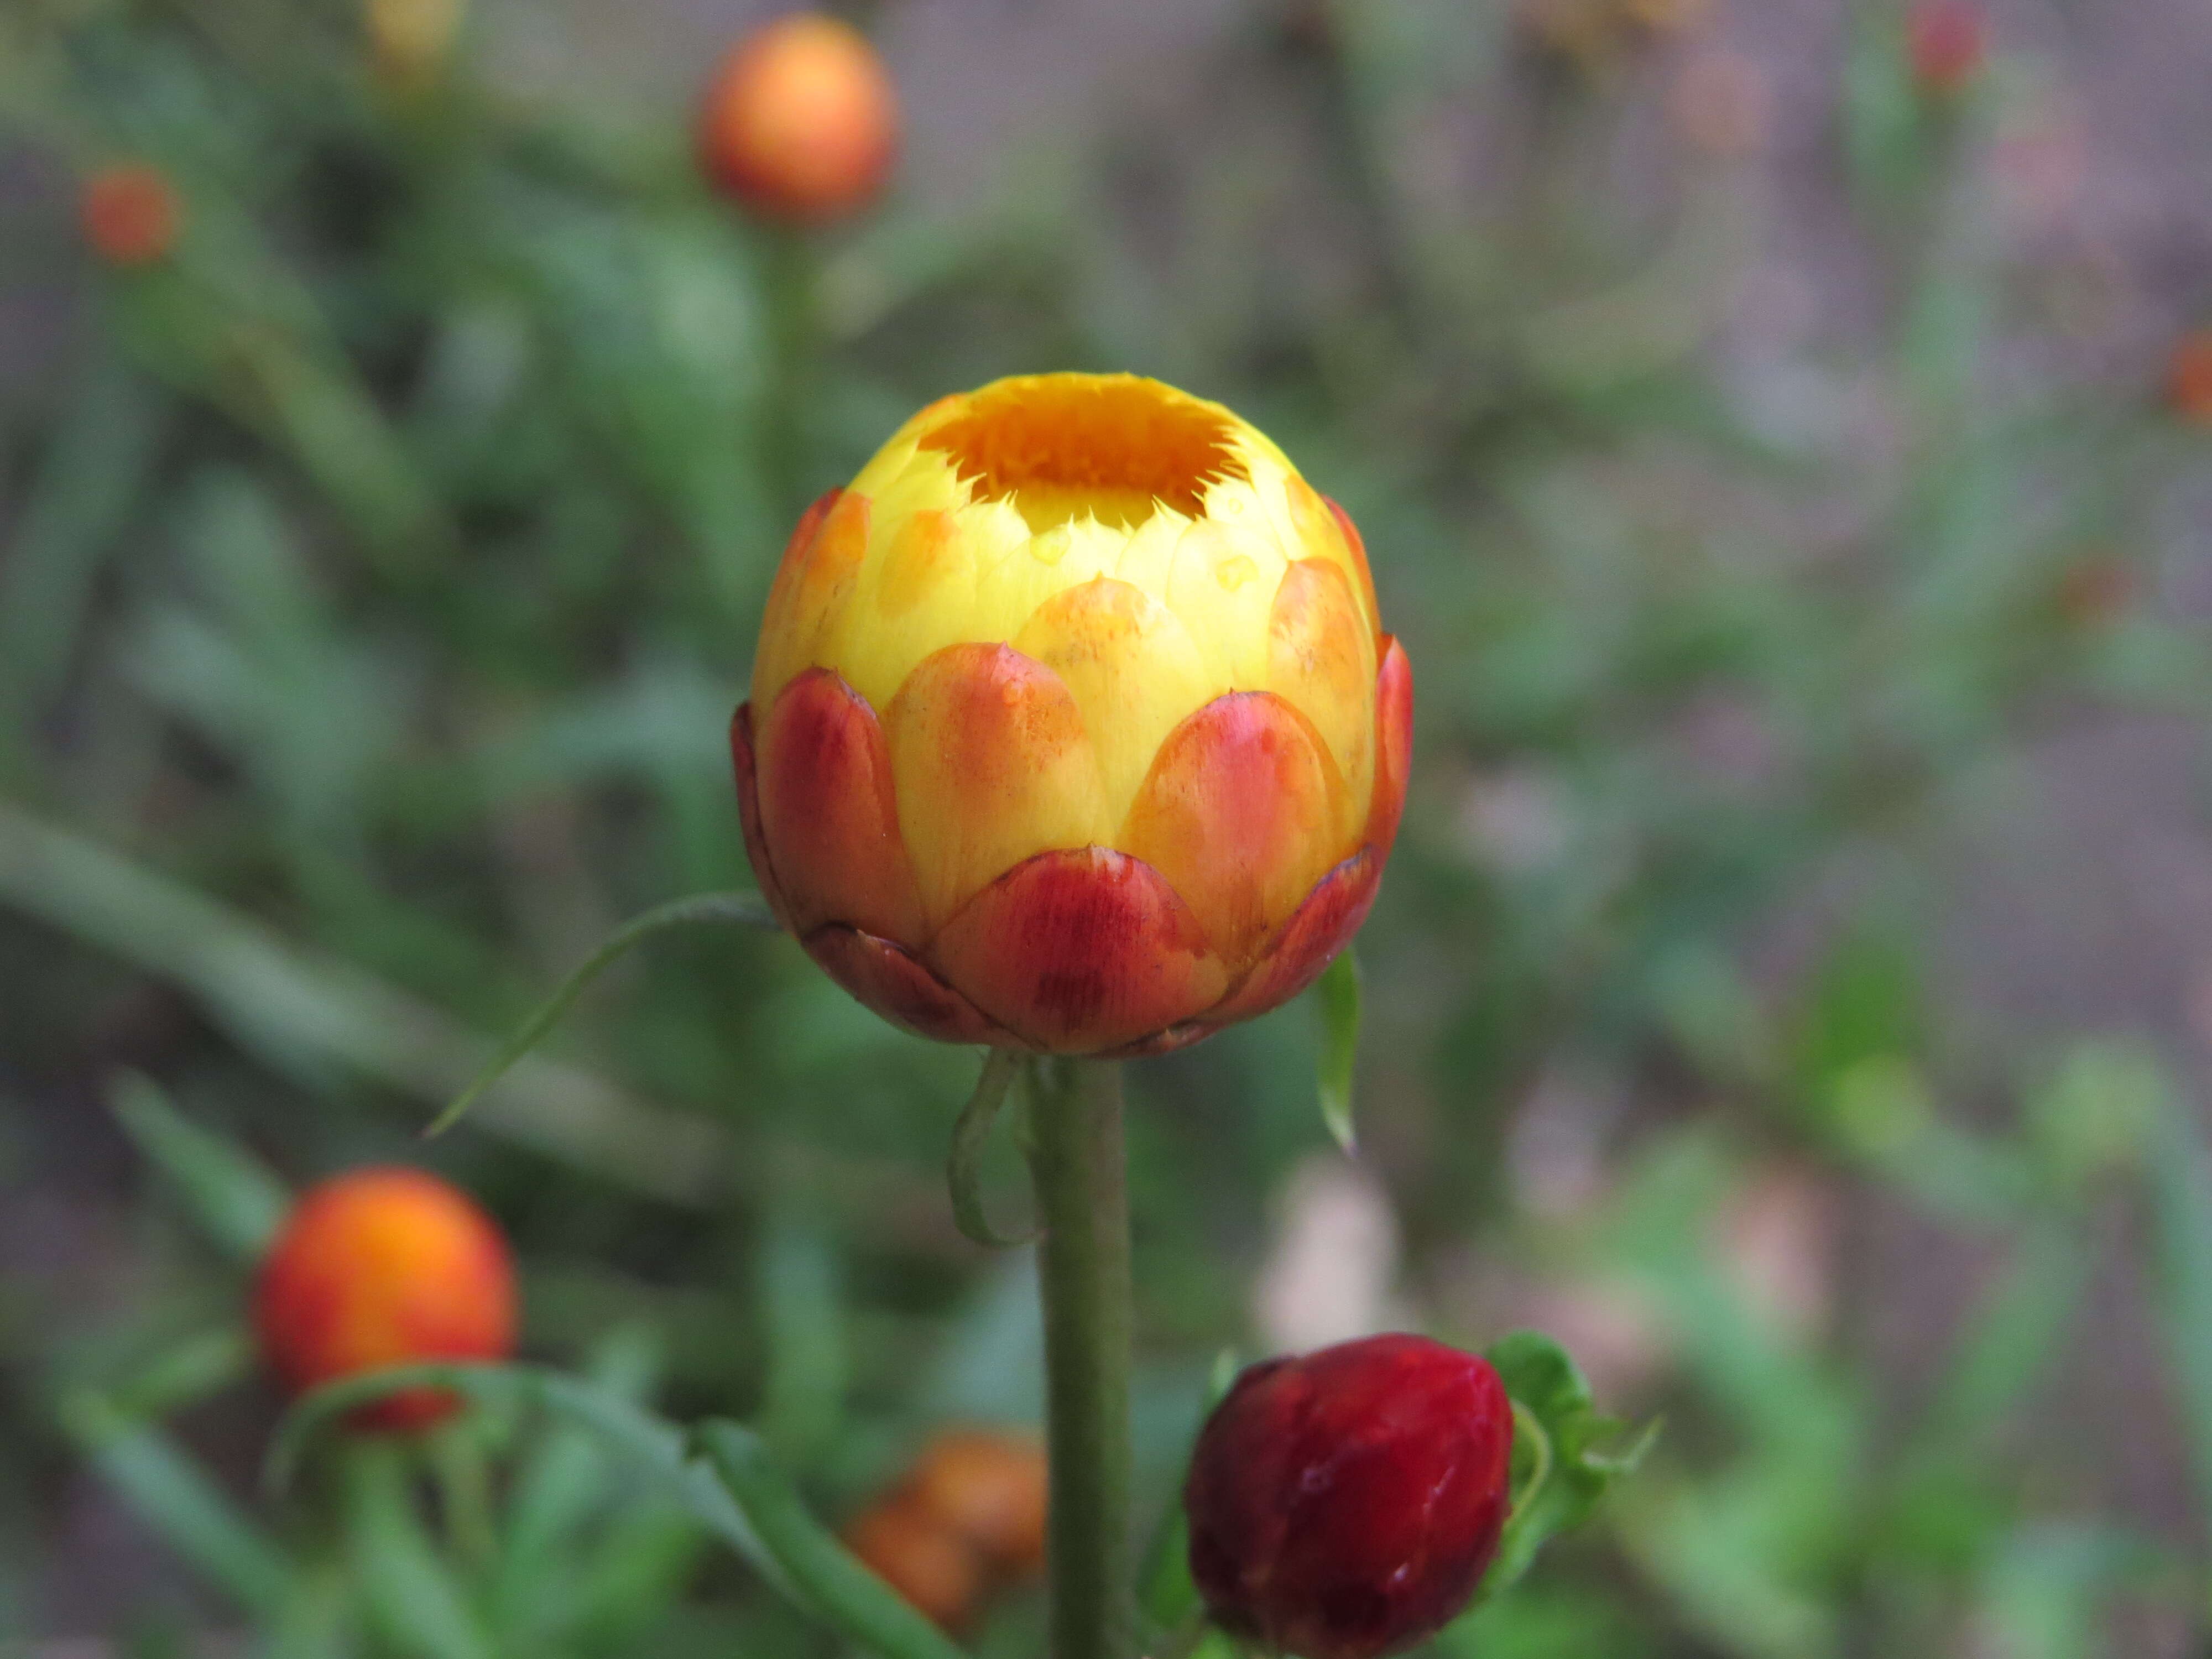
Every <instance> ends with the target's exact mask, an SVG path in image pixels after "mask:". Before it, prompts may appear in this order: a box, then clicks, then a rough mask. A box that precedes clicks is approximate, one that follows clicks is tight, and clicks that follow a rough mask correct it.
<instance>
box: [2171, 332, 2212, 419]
mask: <svg viewBox="0 0 2212 1659" xmlns="http://www.w3.org/2000/svg"><path fill="white" fill-rule="evenodd" d="M2166 399H2167V401H2168V402H2169V403H2171V404H2172V405H2173V412H2174V413H2175V414H2177V415H2179V416H2181V418H2182V419H2183V420H2185V421H2189V422H2194V423H2195V424H2197V425H2198V426H2212V328H2198V329H2191V331H2189V332H2188V333H2186V334H2185V335H2183V336H2182V337H2181V338H2180V339H2179V340H2178V341H2176V342H2175V343H2174V347H2173V355H2172V357H2171V358H2170V359H2168V361H2167V363H2166Z"/></svg>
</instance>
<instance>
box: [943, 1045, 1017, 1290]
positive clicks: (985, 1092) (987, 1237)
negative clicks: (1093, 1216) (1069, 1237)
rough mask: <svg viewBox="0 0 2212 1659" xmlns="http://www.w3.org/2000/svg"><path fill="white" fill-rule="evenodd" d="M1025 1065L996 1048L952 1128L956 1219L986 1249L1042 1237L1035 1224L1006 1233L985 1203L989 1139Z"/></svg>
mask: <svg viewBox="0 0 2212 1659" xmlns="http://www.w3.org/2000/svg"><path fill="white" fill-rule="evenodd" d="M1020 1068H1021V1057H1020V1056H1019V1055H1018V1054H1014V1053H1013V1052H1012V1051H1011V1050H1010V1049H1006V1048H994V1049H992V1050H991V1054H990V1057H989V1058H988V1059H987V1060H985V1061H984V1062H983V1075H982V1076H981V1077H980V1078H978V1079H976V1080H975V1093H974V1094H972V1095H970V1096H969V1097H968V1103H967V1105H965V1106H964V1107H963V1108H962V1109H961V1111H960V1121H959V1122H957V1123H956V1124H955V1125H954V1126H953V1127H952V1155H951V1158H948V1159H947V1160H946V1163H945V1185H946V1187H947V1188H950V1189H951V1194H952V1219H953V1220H954V1221H955V1222H956V1223H957V1225H958V1226H959V1228H960V1231H962V1233H963V1234H965V1235H966V1236H967V1237H969V1238H971V1239H973V1240H974V1241H975V1243H978V1244H981V1245H982V1246H983V1247H984V1248H985V1249H993V1250H1000V1249H1012V1248H1013V1247H1014V1246H1015V1245H1018V1244H1027V1243H1030V1241H1032V1240H1033V1239H1035V1238H1036V1236H1037V1230H1036V1228H1035V1227H1033V1226H1032V1227H1030V1228H1029V1229H1027V1230H1026V1231H1022V1232H1019V1233H1002V1232H1000V1231H999V1230H998V1229H997V1228H995V1227H994V1226H993V1225H991V1218H990V1217H989V1215H988V1214H987V1213H986V1212H985V1211H984V1208H983V1185H982V1179H981V1173H980V1167H979V1166H980V1165H981V1160H982V1157H983V1146H984V1143H985V1142H987V1140H989V1139H990V1138H991V1131H992V1130H993V1129H994V1128H996V1127H998V1123H999V1115H1000V1113H1001V1112H1002V1111H1004V1110H1005V1109H1006V1094H1007V1091H1008V1090H1009V1089H1011V1088H1012V1085H1013V1080H1014V1074H1015V1073H1016V1072H1018V1070H1020Z"/></svg>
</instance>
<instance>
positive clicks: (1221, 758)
mask: <svg viewBox="0 0 2212 1659" xmlns="http://www.w3.org/2000/svg"><path fill="white" fill-rule="evenodd" d="M1343 788H1344V785H1343V782H1342V781H1341V780H1340V778H1339V776H1338V775H1337V770H1336V763H1334V761H1332V760H1331V759H1330V758H1329V756H1328V748H1327V746H1326V745H1325V744H1323V743H1322V740H1321V736H1320V734H1319V733H1318V732H1316V731H1315V730H1314V727H1313V723H1312V722H1311V721H1310V720H1307V719H1306V717H1305V716H1304V714H1300V713H1299V712H1298V711H1297V709H1296V708H1292V707H1291V705H1290V704H1289V703H1288V702H1285V701H1284V700H1283V699H1282V698H1280V697H1279V696H1275V695H1274V694H1273V692H1270V691H1235V692H1231V693H1230V694H1229V695H1227V696H1220V697H1216V698H1215V699H1214V700H1213V701H1212V702H1210V703H1208V704H1206V707H1205V708H1200V709H1199V710H1198V711H1197V712H1196V713H1195V714H1192V715H1191V716H1189V718H1188V719H1187V720H1184V721H1183V722H1182V725H1180V726H1177V727H1176V729H1175V731H1174V732H1171V733H1170V735H1169V738H1168V740H1167V741H1166V742H1165V743H1164V744H1161V745H1160V752H1159V753H1158V755H1157V756H1156V757H1154V758H1153V761H1152V771H1151V773H1150V774H1149V775H1147V776H1146V779H1145V782H1144V787H1142V788H1141V789H1139V791H1138V792H1137V799H1136V800H1135V801H1134V802H1133V804H1132V805H1131V806H1130V808H1129V816H1128V817H1127V819H1126V820H1125V821H1124V823H1123V824H1122V826H1121V834H1120V835H1119V836H1116V837H1115V842H1116V844H1117V845H1118V846H1120V847H1121V849H1122V850H1123V851H1124V852H1127V853H1128V854H1131V855H1132V856H1133V857H1136V858H1140V859H1142V860H1144V861H1145V862H1146V863H1147V864H1149V865H1151V866H1152V867H1153V868H1154V869H1155V870H1157V871H1158V872H1160V874H1161V875H1162V876H1164V877H1165V878H1166V879H1167V881H1168V884H1169V885H1170V886H1171V887H1173V888H1174V889H1175V890H1176V893H1177V894H1179V895H1180V896H1182V899H1183V902H1185V903H1187V904H1188V905H1189V906H1190V908H1191V910H1192V912H1193V913H1194V915H1196V916H1197V917H1198V919H1199V921H1200V923H1201V925H1203V926H1204V927H1205V928H1206V933H1207V936H1208V937H1209V938H1210V939H1212V942H1213V946H1214V949H1215V950H1217V951H1219V952H1220V953H1221V955H1222V957H1223V958H1224V959H1225V961H1227V962H1228V963H1229V964H1230V966H1231V970H1232V971H1242V970H1243V969H1244V968H1245V967H1246V966H1247V965H1249V963H1252V962H1253V961H1255V959H1256V958H1257V956H1258V953H1259V950H1260V946H1261V944H1262V942H1263V941H1264V940H1266V939H1267V937H1268V935H1269V934H1270V933H1273V931H1274V930H1275V929H1276V928H1277V927H1279V926H1280V925H1281V924H1282V923H1283V922H1285V921H1288V920H1289V919H1290V916H1291V912H1292V911H1294V910H1296V909H1297V907H1298V904H1299V902H1301V901H1302V900H1303V899H1304V897H1305V896H1306V894H1307V893H1308V892H1309V891H1310V890H1312V887H1313V884H1314V883H1316V881H1318V880H1320V879H1321V878H1322V876H1323V875H1324V874H1325V873H1327V872H1328V869H1329V866H1332V865H1334V863H1335V862H1336V861H1337V860H1339V859H1340V858H1342V857H1343V856H1344V855H1345V854H1346V853H1347V852H1348V851H1350V850H1351V848H1347V847H1346V845H1345V844H1344V843H1343V842H1342V840H1340V836H1339V833H1338V830H1337V827H1336V826H1337V824H1338V823H1339V817H1338V813H1337V805H1338V803H1339V802H1340V800H1341V799H1342V792H1343ZM1355 845H1356V843H1355Z"/></svg>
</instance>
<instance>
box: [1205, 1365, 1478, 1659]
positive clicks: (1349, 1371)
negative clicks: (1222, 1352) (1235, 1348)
mask: <svg viewBox="0 0 2212 1659" xmlns="http://www.w3.org/2000/svg"><path fill="white" fill-rule="evenodd" d="M1512 1451H1513V1407H1512V1402H1511V1401H1510V1400H1508V1399H1507V1397H1506V1394H1505V1387H1504V1383H1501V1382H1500V1381H1499V1380H1498V1373H1497V1371H1496V1370H1493V1369H1492V1367H1491V1364H1490V1363H1489V1362H1488V1361H1487V1360H1486V1359H1483V1358H1480V1357H1479V1356H1477V1355H1474V1354H1468V1353H1462V1352H1459V1351H1458V1350H1456V1349H1454V1348H1448V1347H1445V1346H1443V1345H1442V1344H1441V1343H1437V1342H1431V1341H1430V1340H1427V1339H1426V1338H1425V1337H1419V1336H1375V1337H1369V1338H1366V1339H1365V1340H1361V1341H1358V1342H1345V1343H1340V1344H1339V1345H1338V1346H1334V1347H1331V1348H1322V1349H1320V1350H1318V1351H1317V1352H1313V1353H1310V1354H1305V1355H1302V1356H1300V1357H1297V1358H1288V1359H1273V1360H1269V1361H1267V1362H1266V1363H1264V1364H1258V1365H1255V1366H1253V1367H1252V1368H1251V1369H1250V1370H1248V1371H1246V1372H1245V1373H1244V1374H1243V1376H1240V1377H1238V1378H1237V1382H1236V1384H1235V1386H1234V1387H1232V1388H1231V1389H1230V1391H1229V1393H1228V1394H1227V1395H1225V1397H1224V1398H1223V1400H1222V1401H1221V1403H1220V1405H1219V1406H1218V1407H1215V1408H1214V1412H1213V1414H1212V1417H1210V1418H1209V1419H1206V1427H1205V1429H1204V1430H1203V1431H1201V1432H1200V1436H1199V1439H1198V1446H1197V1449H1196V1450H1195V1451H1194V1453H1193V1454H1192V1457H1191V1466H1190V1474H1189V1477H1188V1480H1187V1481H1186V1482H1185V1484H1184V1487H1183V1507H1184V1510H1185V1512H1186V1513H1187V1515H1188V1517H1189V1522H1190V1571H1191V1577H1193V1578H1194V1580H1195V1581H1196V1582H1197V1584H1198V1588H1199V1591H1200V1594H1201V1595H1203V1596H1204V1597H1205V1598H1206V1608H1207V1611H1208V1612H1209V1613H1211V1614H1212V1617H1213V1619H1214V1620H1215V1622H1217V1623H1218V1624H1219V1625H1220V1626H1222V1627H1223V1628H1224V1629H1225V1630H1227V1631H1229V1632H1231V1633H1232V1634H1234V1635H1237V1636H1240V1637H1243V1638H1246V1639H1247V1640H1252V1641H1259V1642H1263V1643H1265V1644H1267V1646H1268V1647H1270V1648H1272V1649H1274V1650H1278V1651H1281V1652H1285V1653H1291V1654H1296V1655H1298V1656H1300V1659H1378V1656H1381V1655H1384V1654H1390V1653H1395V1652H1398V1651H1400V1650H1402V1649H1405V1648H1408V1647H1411V1646H1413V1644H1415V1643H1417V1642H1419V1641H1421V1640H1423V1639H1425V1638H1427V1637H1430V1636H1432V1635H1434V1634H1435V1633H1436V1632H1437V1631H1439V1630H1441V1629H1443V1626H1445V1625H1447V1624H1448V1623H1449V1622H1450V1621H1451V1620H1452V1619H1453V1617H1454V1616H1455V1614H1457V1613H1459V1611H1460V1609H1461V1608H1462V1607H1465V1606H1466V1605H1467V1603H1468V1599H1469V1598H1470V1597H1471V1596H1473V1595H1474V1591H1475V1589H1476V1587H1477V1586H1478V1585H1480V1583H1481V1582H1482V1575H1483V1573H1484V1571H1486V1569H1487V1568H1488V1566H1489V1565H1490V1562H1491V1558H1492V1556H1493V1555H1495V1554H1496V1553H1497V1550H1498V1536H1499V1534H1500V1533H1501V1531H1502V1530H1503V1528H1504V1524H1505V1516H1506V1510H1507V1507H1508V1495H1509V1481H1510V1463H1511V1459H1512Z"/></svg>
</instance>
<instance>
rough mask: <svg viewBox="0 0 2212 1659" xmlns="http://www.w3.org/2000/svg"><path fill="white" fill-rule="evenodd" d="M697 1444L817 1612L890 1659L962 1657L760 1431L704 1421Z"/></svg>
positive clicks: (770, 1550)
mask: <svg viewBox="0 0 2212 1659" xmlns="http://www.w3.org/2000/svg"><path fill="white" fill-rule="evenodd" d="M693 1443H694V1444H696V1446H697V1447H698V1448H699V1449H701V1450H702V1452H704V1453H705V1455H706V1456H707V1458H708V1461H709V1462H710V1463H711V1464H712V1466H713V1468H714V1472H715V1473H716V1474H719V1475H720V1477H721V1480H722V1482H723V1484H724V1485H725V1486H726V1487H727V1488H728V1489H729V1492H730V1493H731V1495H732V1497H733V1498H735V1499H736V1500H737V1505H738V1508H739V1509H740V1510H743V1511H744V1515H745V1518H746V1520H747V1521H749V1522H751V1524H752V1527H753V1528H754V1530H755V1532H756V1533H757V1534H758V1536H759V1538H760V1541H761V1542H762V1544H763V1546H764V1547H766V1548H767V1549H768V1551H769V1553H770V1554H771V1555H773V1556H774V1557H775V1559H776V1560H777V1562H778V1563H779V1564H780V1565H781V1566H782V1568H783V1570H784V1571H785V1572H786V1573H787V1575H788V1576H789V1577H790V1581H791V1583H792V1584H793V1586H794V1587H795V1589H796V1591H797V1594H798V1596H799V1600H800V1601H802V1602H803V1603H805V1605H807V1606H809V1607H811V1608H812V1609H813V1611H814V1612H815V1613H817V1614H818V1615H819V1616H820V1617H821V1618H823V1620H826V1621H828V1622H829V1623H830V1624H832V1625H834V1626H836V1627H837V1629H838V1630H840V1631H841V1632H843V1633H844V1634H845V1635H846V1636H848V1637H849V1638H852V1639H853V1640H854V1641H855V1642H858V1643H860V1644H862V1645H864V1646H866V1647H867V1648H869V1649H871V1650H873V1651H875V1652H877V1653H879V1654H882V1655H884V1656H885V1659H962V1656H961V1652H960V1650H959V1649H958V1648H957V1647H955V1646H954V1645H953V1644H951V1642H949V1641H947V1640H946V1639H945V1637H944V1635H943V1634H942V1633H940V1632H939V1630H938V1628H937V1626H934V1625H933V1624H931V1623H930V1622H929V1620H927V1619H925V1618H923V1617H922V1615H921V1613H917V1612H915V1609H914V1608H913V1607H911V1606H910V1605H909V1604H908V1602H907V1601H906V1600H905V1599H904V1598H903V1597H902V1596H901V1595H899V1594H898V1592H897V1591H896V1590H894V1589H891V1587H890V1585H889V1584H887V1583H884V1581H883V1580H882V1579H881V1578H878V1577H877V1576H876V1575H875V1574H874V1573H872V1572H871V1571H869V1570H868V1569H867V1568H866V1567H865V1566H863V1565H861V1564H860V1559H859V1558H858V1557H856V1556H855V1555H854V1553H852V1552H851V1551H850V1550H848V1549H847V1548H846V1547H844V1546H843V1545H842V1544H841V1543H839V1542H838V1541H836V1538H834V1537H833V1536H831V1535H830V1534H829V1532H828V1531H827V1530H825V1529H824V1528H823V1526H822V1524H821V1522H818V1521H817V1520H816V1519H815V1518H814V1517H813V1516H812V1515H811V1514H810V1513H809V1512H808V1510H807V1508H806V1505H805V1503H804V1502H803V1501H802V1500H801V1499H800V1498H799V1494H798V1492H796V1491H794V1490H793V1487H792V1485H791V1482H790V1481H789V1480H787V1478H786V1477H785V1475H784V1474H783V1471H782V1470H781V1469H780V1468H777V1466H776V1463H775V1459H774V1458H773V1457H771V1456H770V1455H769V1450H768V1448H767V1446H766V1445H765V1444H763V1442H762V1440H761V1438H760V1437H759V1436H758V1435H757V1434H755V1433H753V1432H752V1431H750V1429H747V1428H745V1427H744V1426H743V1425H740V1424H737V1423H730V1422H722V1421H716V1422H711V1423H705V1424H702V1425H700V1427H699V1428H698V1430H697V1431H696V1433H695V1434H694V1436H693Z"/></svg>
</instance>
